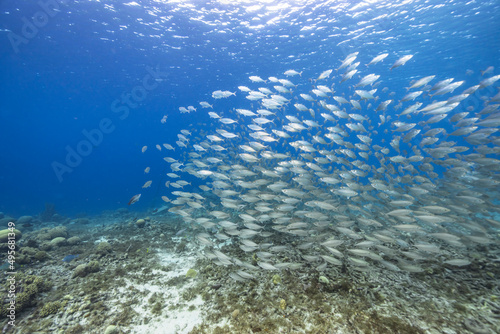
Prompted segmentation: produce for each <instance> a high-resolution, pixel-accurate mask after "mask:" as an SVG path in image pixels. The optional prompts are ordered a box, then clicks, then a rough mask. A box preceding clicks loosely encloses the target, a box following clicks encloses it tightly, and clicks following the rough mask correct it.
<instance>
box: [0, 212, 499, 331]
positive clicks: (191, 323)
mask: <svg viewBox="0 0 500 334" xmlns="http://www.w3.org/2000/svg"><path fill="white" fill-rule="evenodd" d="M141 217H143V219H144V224H137V221H138V218H141ZM87 220H88V223H87V224H84V225H82V224H81V222H82V221H79V223H78V224H75V223H74V221H72V220H67V221H66V222H63V223H44V224H43V225H42V226H41V228H37V229H33V230H31V231H27V232H23V237H22V240H23V242H22V243H21V247H20V249H19V251H20V254H33V256H32V255H27V257H28V260H29V262H28V263H25V264H22V265H21V266H19V267H18V268H17V275H16V282H17V284H18V291H17V294H18V297H19V300H21V299H22V298H28V299H29V301H27V302H25V304H24V306H23V309H22V310H20V311H19V312H17V314H16V326H15V327H11V326H8V325H7V318H5V317H4V318H3V319H2V320H3V321H2V327H3V328H4V330H5V332H8V333H66V334H68V333H498V332H500V300H499V299H498V297H499V296H500V291H499V290H500V289H499V286H500V285H499V282H498V278H499V277H500V258H499V257H495V256H494V254H499V253H498V246H497V245H488V247H489V248H490V251H489V252H487V253H485V252H484V249H479V248H481V247H483V246H477V247H479V248H478V249H476V250H468V251H469V254H468V255H469V257H468V258H469V259H470V260H471V264H469V265H468V266H464V267H456V266H448V265H443V264H442V262H440V261H436V260H434V259H433V258H429V259H426V260H425V261H424V262H419V265H420V266H421V267H422V268H424V271H423V272H418V273H410V272H403V271H391V270H389V269H387V270H383V269H381V268H375V267H373V268H372V267H368V268H362V267H355V266H350V265H349V264H348V263H346V264H345V265H343V266H327V267H326V268H325V269H323V268H321V269H322V270H318V268H317V266H316V265H314V263H302V266H300V268H298V269H296V270H290V269H283V270H278V271H275V270H260V271H258V272H252V273H251V275H252V276H254V277H255V278H254V279H249V280H246V281H243V282H240V281H236V280H234V279H233V278H231V276H230V274H231V272H233V271H234V269H233V268H231V266H219V265H216V264H215V263H214V262H213V261H211V260H210V259H207V258H206V257H205V251H204V248H205V246H202V245H200V244H199V243H197V242H195V238H194V236H192V232H190V231H189V230H185V231H182V221H181V220H180V219H177V218H175V216H173V215H172V214H169V213H168V214H166V215H164V216H162V215H157V216H150V217H147V215H146V214H144V215H136V214H130V213H123V212H115V213H107V214H103V215H101V216H96V217H92V218H90V219H87ZM72 222H73V223H72ZM47 235H49V236H53V235H65V236H64V237H58V238H64V239H65V240H64V241H60V242H55V243H54V242H52V240H54V239H55V238H53V239H52V240H48V239H47V240H44V238H46V236H47ZM75 237H78V239H76V238H75ZM70 238H73V241H72V242H71V243H68V240H71V239H70ZM299 241H300V238H299V240H297V238H293V239H291V240H290V242H291V243H292V244H293V243H298V242H299ZM281 242H282V241H281ZM51 243H52V244H51ZM219 246H220V250H221V251H222V252H224V254H226V255H228V256H234V257H238V258H245V256H247V257H248V259H247V260H248V261H249V262H252V261H254V262H256V261H258V259H256V258H255V257H254V258H253V259H252V258H251V255H248V254H245V253H244V252H243V251H242V250H241V249H240V248H239V247H238V246H237V245H235V244H232V243H230V242H225V243H224V242H221V243H220V244H219ZM23 248H24V250H23ZM495 249H496V250H495ZM38 252H45V254H46V256H41V255H40V254H38V255H37V257H35V255H36V254H37V253H38ZM485 254H488V255H485ZM68 255H78V256H77V257H74V258H73V259H71V257H68ZM282 256H283V260H284V261H286V260H288V261H293V260H294V256H295V254H293V253H284V254H283V255H282ZM63 259H65V261H63ZM190 269H192V270H190ZM188 271H189V273H188ZM2 275H3V276H5V274H4V273H3V274H2ZM5 280H6V277H4V281H5ZM27 291H29V292H30V294H29V295H26V294H27ZM4 297H5V296H4ZM4 306H5V305H4ZM2 311H5V310H2Z"/></svg>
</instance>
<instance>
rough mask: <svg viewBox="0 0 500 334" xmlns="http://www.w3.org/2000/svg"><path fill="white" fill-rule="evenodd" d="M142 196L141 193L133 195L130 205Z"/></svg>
mask: <svg viewBox="0 0 500 334" xmlns="http://www.w3.org/2000/svg"><path fill="white" fill-rule="evenodd" d="M140 198H141V194H137V195H134V196H132V198H131V199H130V201H128V205H132V204H134V203H135V202H137V201H139V199H140Z"/></svg>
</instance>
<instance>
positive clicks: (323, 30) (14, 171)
mask: <svg viewBox="0 0 500 334" xmlns="http://www.w3.org/2000/svg"><path fill="white" fill-rule="evenodd" d="M396 3H397V4H396ZM499 22H500V3H499V2H498V1H469V2H465V1H437V0H429V1H404V2H403V1H401V2H394V1H142V0H138V1H137V2H128V3H126V2H123V1H71V0H66V1H56V0H53V1H48V0H42V1H40V2H36V1H14V0H3V1H1V2H0V57H1V58H0V60H1V67H0V158H1V160H0V211H4V212H6V213H9V214H11V215H13V216H18V215H23V214H37V213H39V212H41V211H42V210H43V209H44V204H45V203H47V202H50V203H54V204H55V205H56V208H57V210H58V212H60V213H62V214H64V215H72V214H76V213H79V212H87V213H98V212H100V211H102V210H113V209H116V208H120V207H124V206H126V204H127V202H128V201H129V199H130V197H131V196H133V195H134V194H136V193H139V192H141V190H142V189H141V186H142V185H143V184H144V182H145V181H146V180H149V179H151V180H153V185H152V187H151V188H149V189H147V191H142V194H143V195H142V198H141V201H140V202H138V203H137V204H136V207H135V208H137V209H147V208H153V207H157V206H158V205H160V203H159V201H160V200H159V197H160V196H161V195H164V194H166V195H168V193H165V190H164V189H163V188H159V187H162V186H163V183H164V182H165V181H166V177H165V175H164V174H165V173H166V172H168V171H169V170H167V168H166V165H165V162H164V161H163V160H162V157H164V156H165V155H166V154H164V150H163V152H158V151H157V150H156V149H155V148H154V146H155V145H156V144H162V143H170V144H172V145H174V146H175V144H174V143H175V141H176V140H177V137H176V134H177V133H179V130H180V129H187V130H192V129H196V128H200V127H207V126H210V125H207V124H210V123H209V122H211V120H210V119H209V117H208V115H207V109H202V108H201V107H200V105H199V102H200V101H207V102H209V103H210V104H212V103H214V102H215V103H216V104H215V109H214V111H217V112H223V111H224V110H228V109H230V108H233V107H238V106H237V104H238V103H241V104H244V103H248V101H247V100H245V95H244V94H242V93H241V92H239V91H238V90H237V86H240V85H249V84H250V81H249V80H248V77H249V76H250V75H258V76H261V77H262V78H267V77H269V76H276V77H280V78H282V77H284V76H283V72H284V71H286V70H289V69H295V70H297V71H299V72H302V71H303V73H302V77H301V78H300V82H301V84H302V85H305V84H306V83H307V82H308V78H317V76H318V75H319V74H320V73H321V72H322V71H324V70H326V69H330V68H333V69H335V68H338V67H339V66H340V63H341V61H342V60H343V59H344V58H345V56H346V55H347V54H350V53H352V52H359V55H358V59H357V60H356V61H360V62H361V65H360V66H363V67H364V64H366V63H368V62H369V61H370V60H371V59H372V58H373V57H375V56H376V55H378V54H380V53H384V52H387V53H389V56H388V57H387V58H386V60H385V61H384V62H383V63H381V64H378V65H377V67H374V68H373V69H374V70H373V72H375V73H377V74H380V75H381V80H382V81H383V85H385V86H387V87H389V89H390V90H391V91H394V92H395V93H396V96H399V98H401V97H402V96H403V95H404V94H405V93H406V91H405V89H404V88H403V87H405V86H407V85H408V82H410V81H411V80H412V79H415V78H420V77H423V76H427V75H436V79H435V80H438V79H439V80H443V79H445V78H455V80H456V81H458V80H466V85H464V87H461V89H459V91H461V90H463V89H464V88H465V87H470V86H471V85H474V84H477V83H478V82H479V81H481V80H482V77H481V73H480V71H481V70H486V69H487V68H488V67H489V66H494V68H495V69H494V70H493V72H492V73H490V74H489V75H495V74H498V70H499V69H500V38H499V37H498V36H500V24H499ZM34 23H36V24H37V25H34ZM406 54H413V55H414V57H413V59H411V60H410V61H409V62H408V63H407V64H406V65H404V66H403V67H401V68H398V69H395V70H393V71H389V68H390V66H391V65H392V64H393V63H394V62H395V61H396V60H397V59H398V58H399V57H400V56H403V55H406ZM157 68H160V71H161V73H162V75H163V73H164V74H165V75H164V76H163V77H159V79H161V80H153V81H149V79H151V77H147V76H148V75H150V73H151V71H153V70H154V69H157ZM467 70H470V71H469V72H468V73H466V71H467ZM334 74H335V72H334ZM335 75H337V76H338V75H339V74H335ZM144 80H148V81H147V82H148V83H149V86H148V87H151V89H150V90H149V91H147V96H144V99H143V100H142V102H140V103H139V104H138V105H136V106H133V107H129V108H128V111H129V113H128V115H126V117H125V116H124V114H122V112H123V111H120V110H118V109H117V106H122V107H123V105H124V104H123V103H122V104H118V105H113V102H114V101H115V100H117V99H120V97H121V95H122V94H124V93H125V94H126V93H130V92H132V91H133V90H134V88H135V87H142V86H143V84H144ZM291 80H292V81H299V79H294V78H291ZM357 80H358V79H356V80H355V81H356V82H357ZM336 81H337V80H336ZM462 88H463V89H462ZM217 89H221V90H230V91H232V92H235V91H237V96H236V97H232V98H230V99H227V100H217V101H214V100H213V98H212V97H211V94H212V92H213V91H214V90H217ZM342 89H345V88H339V92H340V95H342V93H341V92H342ZM495 89H496V88H495ZM457 93H458V92H457ZM490 97H491V95H490ZM188 105H193V106H195V107H196V108H198V111H197V112H195V113H190V114H181V113H179V109H178V108H179V107H181V106H188ZM122 110H123V109H122ZM164 115H168V120H167V122H166V124H162V123H161V122H160V120H161V119H162V117H163V116H164ZM120 116H121V118H120ZM102 122H104V123H102ZM103 124H104V125H103ZM100 125H101V126H103V127H104V128H105V129H106V130H107V131H106V132H107V133H103V134H102V138H101V136H100V135H97V134H96V131H97V130H96V129H99V126H100ZM85 131H88V132H90V133H92V134H94V137H93V138H94V144H93V145H91V146H88V143H89V141H88V140H87V137H86V136H85V134H84V133H85ZM100 133H102V132H100ZM381 135H383V134H381ZM389 135H390V134H389ZM465 144H466V145H467V143H465ZM144 145H147V146H148V147H149V149H148V150H147V151H146V152H145V153H144V154H142V153H141V147H143V146H144ZM78 149H80V150H81V152H84V153H85V156H81V155H80V158H75V157H73V160H71V158H70V160H67V159H68V157H67V156H68V152H71V151H73V150H78ZM179 151H181V150H179V149H176V152H175V153H172V154H169V156H172V157H175V158H182V156H180V155H179V154H180V153H179ZM169 153H170V152H169ZM68 161H69V162H71V167H67V168H69V169H64V172H61V170H59V172H58V171H57V166H59V167H60V166H61V165H65V166H68ZM55 166H56V167H55ZM147 166H149V167H151V172H150V175H148V176H147V177H146V176H145V175H144V169H145V168H146V167H147ZM70 170H71V171H70ZM171 190H172V189H170V191H171Z"/></svg>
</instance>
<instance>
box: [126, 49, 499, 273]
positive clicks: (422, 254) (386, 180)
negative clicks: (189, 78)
mask: <svg viewBox="0 0 500 334" xmlns="http://www.w3.org/2000/svg"><path fill="white" fill-rule="evenodd" d="M388 56H389V54H386V53H385V54H381V55H378V56H377V57H375V58H373V60H372V61H371V62H369V63H368V64H366V66H364V65H363V66H359V65H360V62H356V59H357V57H358V53H357V52H355V53H352V54H350V55H348V56H347V57H345V59H344V60H343V61H341V63H340V64H339V65H338V67H337V68H332V69H325V70H324V71H323V72H321V73H318V74H317V77H315V78H312V79H310V80H309V81H306V84H304V81H305V80H303V79H302V72H298V71H295V70H288V71H286V72H284V75H285V77H284V78H277V77H269V78H268V79H267V80H264V79H262V78H260V77H258V76H250V78H249V79H250V82H248V83H247V86H239V87H238V91H221V90H217V91H214V92H213V94H212V97H213V98H214V101H213V103H210V104H209V103H208V102H205V101H203V102H199V105H200V106H201V107H202V108H203V109H208V110H210V111H209V112H208V114H209V116H210V118H211V120H212V122H213V126H212V127H205V128H194V129H191V130H190V131H188V130H182V131H181V132H180V133H179V134H178V136H177V137H178V141H177V142H176V146H177V147H174V146H173V143H172V145H170V144H163V145H156V147H157V149H158V150H160V151H162V146H163V148H164V149H166V150H171V151H173V150H175V149H176V148H178V149H181V150H184V151H185V153H186V154H185V156H186V157H187V158H186V160H185V161H178V160H177V159H174V158H172V157H169V156H165V157H164V160H165V162H166V163H168V164H170V169H171V171H170V172H169V173H168V174H167V175H168V177H169V179H170V181H168V182H167V183H166V184H165V185H166V187H168V188H164V189H165V194H167V191H171V192H170V193H169V194H168V196H166V195H164V196H162V199H163V200H164V201H165V202H169V204H168V205H171V207H170V208H169V211H170V212H173V213H175V214H177V215H180V216H181V217H182V219H183V220H184V222H185V224H186V227H187V228H188V229H189V230H191V231H192V233H193V236H194V240H195V241H196V242H198V243H199V244H201V245H203V246H205V255H206V256H207V257H209V258H210V259H211V260H213V261H214V262H215V263H216V264H218V265H223V266H230V268H231V271H232V273H231V274H230V277H231V278H232V279H234V280H236V281H241V282H243V281H246V280H249V279H253V278H255V277H256V275H257V273H258V271H259V270H263V271H276V270H283V269H291V270H293V269H299V268H305V267H313V268H315V269H317V270H319V271H325V270H328V269H331V268H334V267H343V268H347V269H352V270H359V271H368V270H390V271H405V272H422V271H424V270H425V269H426V267H427V266H429V265H430V264H439V265H448V266H454V267H463V266H468V265H469V264H470V263H471V259H470V258H468V256H467V254H468V251H469V250H470V249H474V247H477V246H481V247H488V245H489V244H492V243H497V242H498V238H499V237H498V235H499V229H500V220H499V209H498V208H499V206H498V200H499V198H500V196H499V195H500V191H499V189H500V178H499V175H500V174H499V171H500V160H499V159H498V154H499V153H500V148H499V144H500V137H499V136H498V135H497V131H498V129H499V126H500V112H499V106H500V104H499V102H500V95H499V93H498V89H497V88H495V86H494V85H495V83H496V82H497V81H498V80H499V79H500V75H495V76H489V77H488V76H486V74H484V73H483V75H485V76H484V77H482V81H480V82H479V83H477V84H475V85H472V86H470V85H468V83H466V82H464V81H454V79H452V78H438V76H437V75H430V76H425V77H421V78H417V79H416V80H414V81H412V82H410V83H408V85H407V91H408V93H407V94H406V95H404V96H403V97H401V98H397V97H396V96H395V94H394V93H391V92H389V89H388V88H387V87H386V88H380V87H381V86H382V85H383V81H382V78H381V75H378V74H376V69H377V67H379V66H386V67H387V65H385V64H384V60H385V59H386V58H387V57H388ZM411 59H413V60H414V58H413V57H412V55H405V56H403V57H401V58H399V59H398V60H396V61H395V63H394V64H393V65H392V67H390V70H391V73H394V72H397V71H401V70H402V68H398V67H400V66H403V65H405V63H406V62H408V61H410V60H411ZM362 67H363V68H362ZM365 72H366V73H365ZM490 72H491V71H490ZM292 80H301V83H302V84H300V85H297V84H296V83H294V82H292ZM248 86H250V87H252V88H249V87H248ZM490 86H491V87H490ZM336 88H342V91H343V92H345V91H348V92H350V95H349V94H345V93H343V94H338V95H337V94H336ZM456 90H460V92H459V93H455V91H456ZM492 91H494V93H491V92H492ZM236 94H237V95H238V96H242V95H241V94H243V96H245V98H246V99H247V100H249V101H248V102H247V103H246V104H245V105H244V106H241V107H240V106H235V107H234V109H232V110H224V111H222V110H217V100H218V99H227V98H232V99H234V98H235V97H234V96H235V95H236ZM468 99H476V100H478V101H479V103H475V105H473V104H471V105H470V106H468V107H467V108H466V107H464V103H465V102H466V101H467V100H468ZM461 104H462V105H461ZM180 111H181V112H189V111H193V112H194V111H196V108H194V107H192V106H190V107H189V108H185V107H181V109H180ZM198 112H203V111H198ZM445 123H446V124H445ZM443 125H445V126H444V127H443ZM450 127H452V128H453V131H452V132H450V131H447V130H446V129H449V128H450ZM445 128H446V129H445ZM211 129H213V131H212V130H211ZM145 150H146V147H144V148H143V149H142V152H144V151H145ZM162 152H165V151H162ZM167 153H168V151H167ZM148 172H149V167H148V168H147V169H146V171H145V173H148ZM186 173H188V174H190V175H192V176H194V177H196V178H198V179H200V181H201V183H202V185H200V186H197V187H194V186H190V182H187V181H184V180H183V179H184V178H185V177H183V175H187V174H186ZM150 186H151V181H147V182H146V183H145V184H144V186H143V188H147V187H150ZM185 187H187V188H185ZM171 188H175V189H171ZM188 188H189V189H188ZM200 189H201V191H200ZM136 196H137V195H136ZM139 196H140V195H139ZM137 200H138V198H137ZM226 245H233V247H234V245H236V246H238V247H239V249H240V250H241V251H240V250H238V251H235V250H234V248H233V249H232V250H230V251H228V250H227V249H231V248H230V247H229V248H225V247H224V246H226Z"/></svg>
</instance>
